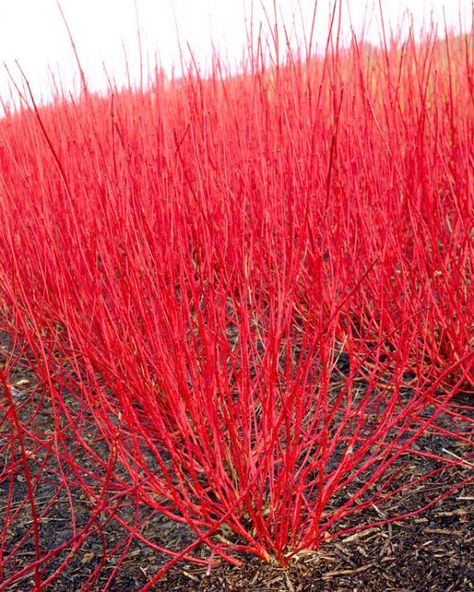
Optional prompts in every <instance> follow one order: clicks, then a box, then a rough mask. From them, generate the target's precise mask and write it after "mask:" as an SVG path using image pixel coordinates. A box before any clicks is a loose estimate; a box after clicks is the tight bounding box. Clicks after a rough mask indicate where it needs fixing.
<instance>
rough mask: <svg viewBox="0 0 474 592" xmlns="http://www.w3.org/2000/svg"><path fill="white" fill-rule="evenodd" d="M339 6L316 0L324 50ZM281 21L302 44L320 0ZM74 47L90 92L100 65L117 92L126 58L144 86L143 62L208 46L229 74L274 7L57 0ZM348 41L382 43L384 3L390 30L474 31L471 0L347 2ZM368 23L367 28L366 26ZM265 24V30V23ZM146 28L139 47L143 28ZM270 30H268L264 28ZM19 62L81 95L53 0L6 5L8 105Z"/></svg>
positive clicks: (97, 86)
mask: <svg viewBox="0 0 474 592" xmlns="http://www.w3.org/2000/svg"><path fill="white" fill-rule="evenodd" d="M333 1H334V0H324V1H322V0H319V2H318V5H317V13H316V14H317V17H316V33H315V39H316V42H317V43H318V44H319V45H320V46H321V44H322V43H324V41H325V38H326V35H327V31H328V21H329V15H330V12H331V10H330V8H331V6H330V5H331V4H332V2H333ZM275 2H276V6H277V14H278V19H279V20H280V22H285V24H286V26H287V27H288V28H289V29H290V30H292V31H293V33H292V34H293V41H294V39H295V38H298V39H299V40H300V42H301V40H303V39H304V36H303V30H304V29H306V31H308V30H309V27H310V23H311V20H312V14H313V10H314V5H315V0H275ZM60 4H61V7H62V9H63V11H64V14H65V17H66V19H67V22H68V24H69V26H70V29H71V33H72V36H73V38H74V41H75V43H76V45H77V50H78V53H79V56H80V61H81V64H82V66H83V69H84V71H85V73H86V76H87V80H88V84H89V87H90V88H91V89H92V90H94V91H101V90H104V89H106V88H107V84H106V77H105V75H104V66H105V68H106V70H107V72H108V73H109V75H111V76H113V77H114V78H115V79H116V81H117V82H118V84H119V85H121V84H125V83H126V80H127V77H126V67H125V57H124V56H125V54H126V56H127V61H128V66H129V73H130V77H131V79H132V84H138V83H139V80H140V51H139V48H140V46H141V49H142V52H141V53H142V57H143V60H142V63H143V68H142V75H143V77H144V79H146V73H147V64H148V65H149V64H150V63H151V64H153V63H154V62H155V61H158V62H159V64H160V66H161V67H162V68H163V69H164V70H165V72H167V73H170V72H171V71H172V70H173V67H174V68H175V73H176V74H179V73H180V50H179V43H178V39H179V42H180V44H181V48H182V50H183V52H184V57H185V59H188V58H189V49H188V47H190V48H191V49H192V52H193V55H194V56H195V58H196V59H197V61H198V62H199V64H200V65H201V66H202V68H203V69H204V70H205V68H206V66H207V65H208V64H209V61H210V56H211V55H212V45H213V44H214V46H215V47H216V48H217V50H218V52H219V54H220V55H223V56H226V60H227V62H228V63H229V64H231V65H233V67H237V64H238V63H239V61H240V59H241V56H242V51H243V47H244V46H245V44H246V39H247V31H248V28H249V22H250V15H251V14H253V22H254V31H258V23H259V22H263V23H265V14H264V8H265V9H267V10H268V14H269V18H270V20H271V21H272V22H273V21H274V17H273V0H253V2H252V0H61V1H60ZM341 4H342V17H341V21H342V27H343V36H344V38H346V39H347V38H349V37H350V30H351V23H352V27H353V29H354V30H355V31H356V32H360V31H361V29H362V27H363V26H365V31H366V34H365V36H366V38H367V39H369V40H370V41H371V42H373V43H378V42H380V32H381V27H380V6H381V8H382V12H383V14H384V22H385V24H386V28H387V29H389V28H390V26H392V27H396V26H398V25H401V29H402V32H403V33H404V34H406V31H407V29H408V25H409V23H410V22H411V21H412V22H413V25H414V29H415V31H417V32H419V31H420V30H421V28H422V26H425V28H426V27H427V26H428V25H429V23H430V22H432V23H434V24H435V26H437V28H438V32H439V33H440V34H443V33H444V30H445V24H446V25H447V26H448V28H450V29H454V30H460V29H461V30H462V31H463V32H468V31H470V30H471V26H472V2H471V0H411V1H410V0H380V2H379V0H368V1H367V2H366V0H341ZM364 23H365V25H364ZM264 27H265V25H264ZM138 30H140V42H139V38H138V34H137V31H138ZM267 30H268V28H267ZM16 61H17V62H18V63H19V64H20V65H21V68H22V70H23V71H24V73H25V75H26V76H27V78H28V81H29V82H30V84H31V87H32V89H33V91H34V93H35V95H36V96H37V97H40V96H43V97H44V98H47V97H48V96H49V95H50V93H51V72H54V73H55V74H57V73H59V74H60V78H61V82H62V84H63V86H64V88H65V89H66V91H67V92H68V91H70V90H74V89H76V90H77V89H78V87H79V82H78V81H79V76H78V70H77V66H76V65H75V62H74V54H73V51H72V47H71V42H70V40H69V37H68V33H67V30H66V27H65V24H64V21H63V20H62V17H61V14H60V11H59V9H58V3H57V1H56V0H0V98H2V99H3V100H5V99H8V97H9V95H10V90H9V89H10V88H11V80H10V78H9V75H8V73H7V71H6V69H5V67H4V65H3V64H5V65H6V66H7V67H8V69H9V71H10V72H11V74H12V76H13V77H14V79H15V80H16V81H17V82H19V83H20V84H21V79H22V78H21V75H20V74H19V70H18V67H17V65H16Z"/></svg>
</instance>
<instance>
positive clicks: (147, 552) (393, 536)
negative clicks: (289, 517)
mask: <svg viewBox="0 0 474 592" xmlns="http://www.w3.org/2000/svg"><path fill="white" fill-rule="evenodd" d="M6 344H7V341H6V339H5V338H3V348H4V351H6V349H7V345H6ZM0 345H1V344H0ZM4 359H6V354H5V355H4ZM0 363H1V359H0ZM10 381H11V383H12V385H14V396H15V400H16V402H17V405H18V406H19V411H18V416H19V417H20V418H21V420H22V422H27V421H31V430H30V431H31V434H33V432H35V430H36V432H35V433H37V432H38V429H39V428H41V434H42V439H41V442H42V444H38V442H37V441H35V439H34V438H33V436H31V437H30V436H29V435H28V433H26V432H25V446H26V447H27V448H28V447H29V448H30V449H31V450H33V451H34V454H32V458H31V462H30V463H29V469H30V470H31V473H32V474H33V475H37V476H38V477H39V479H38V484H37V485H36V487H35V492H34V496H35V508H36V512H37V514H39V515H40V520H39V525H40V527H39V530H40V532H39V536H40V540H41V548H42V552H43V554H45V553H46V552H48V551H49V550H52V549H55V548H57V547H58V546H60V545H61V544H63V543H67V542H68V541H69V540H70V539H71V537H72V536H73V535H74V532H80V531H81V530H82V529H83V528H84V527H85V526H86V525H87V523H88V521H89V520H90V519H91V517H92V516H94V515H95V516H96V521H98V524H99V525H100V528H98V529H97V528H95V527H94V526H92V527H91V529H90V530H89V531H88V533H87V536H85V537H84V539H83V540H81V541H79V542H78V543H77V544H76V545H75V546H74V545H66V547H65V549H64V551H62V552H61V553H59V554H58V555H57V556H56V557H54V558H52V559H51V560H50V561H49V562H45V563H44V565H43V566H42V570H43V574H42V577H43V578H45V577H46V575H51V574H53V572H54V571H55V570H56V569H57V568H58V567H59V566H60V565H61V562H62V561H64V560H66V561H67V564H65V567H64V569H63V570H62V571H61V573H59V574H58V575H57V577H56V578H55V579H54V580H53V581H52V582H51V583H50V584H49V585H48V586H47V587H46V588H44V590H46V591H47V592H61V591H68V592H75V591H82V590H90V591H92V592H101V591H103V590H111V591H112V592H134V591H138V590H140V589H141V587H142V586H144V585H145V584H146V583H147V581H149V579H150V578H151V577H153V575H154V574H156V573H157V570H158V569H159V568H160V567H161V566H162V565H163V564H164V563H166V561H167V560H169V557H167V556H166V555H164V554H162V553H159V552H158V551H157V550H155V549H152V548H150V546H148V545H147V544H145V543H143V542H140V541H139V540H137V539H136V538H133V537H131V536H130V535H129V533H128V532H127V530H126V529H125V528H124V527H123V526H121V525H120V524H119V523H118V522H117V520H115V519H114V518H113V517H111V515H110V513H109V512H107V509H106V508H105V507H104V508H102V509H101V510H100V511H98V510H97V508H96V507H94V505H93V504H91V502H90V501H89V500H88V499H87V496H85V495H84V492H83V489H82V488H81V487H79V486H77V487H76V486H74V476H73V475H70V479H69V483H70V487H69V488H68V489H66V488H65V487H64V485H63V481H62V479H61V477H60V473H61V470H64V467H61V466H60V465H59V464H58V461H57V459H56V456H55V455H54V454H50V453H48V446H47V443H48V442H49V443H52V442H53V441H54V437H53V433H52V430H51V410H50V408H49V407H48V404H47V402H43V403H42V404H41V405H39V404H38V402H39V400H40V397H41V392H40V390H39V389H38V388H37V387H36V386H35V381H34V377H33V374H32V373H31V372H30V371H29V370H27V369H26V367H25V369H21V364H17V365H16V366H15V367H14V370H13V371H12V373H11V376H10ZM15 385H18V386H15ZM3 395H4V394H3V390H2V388H1V387H0V397H3ZM5 408H6V407H3V409H5ZM36 408H38V413H36V414H35V413H34V411H33V410H34V409H36ZM73 408H74V404H73V403H72V405H71V409H73ZM1 413H2V407H1V406H0V535H1V533H2V531H3V532H4V542H5V549H4V553H3V561H4V565H3V573H2V572H1V569H2V556H1V555H0V592H27V591H30V590H33V589H34V578H33V575H32V572H29V573H27V574H25V575H24V576H23V577H21V578H20V579H17V580H16V581H14V582H11V583H10V584H9V585H8V586H6V585H5V584H2V582H6V581H7V580H8V578H9V577H10V576H12V575H13V574H18V573H20V572H21V570H22V569H23V568H24V567H25V566H27V565H29V564H30V563H31V562H32V561H34V558H35V545H34V540H33V534H34V533H33V531H32V514H31V507H30V505H29V504H28V503H27V501H25V500H27V498H28V495H27V487H26V480H25V473H24V467H22V466H19V467H18V469H17V470H15V472H14V473H13V472H12V471H8V465H9V462H10V457H9V454H10V452H11V449H10V447H9V445H8V443H7V440H8V438H9V433H10V431H9V428H8V427H5V426H7V424H8V422H3V424H2V423H1V420H2V417H1ZM76 419H77V421H79V420H80V421H81V422H82V428H81V429H84V430H86V431H87V429H90V430H93V427H92V426H88V425H87V418H86V417H84V416H83V415H80V416H79V415H78V416H77V418H76ZM2 426H3V427H2ZM33 428H35V429H33ZM2 439H3V440H2ZM45 443H46V444H45ZM420 445H422V446H426V447H427V450H428V449H429V447H430V446H436V448H437V449H440V450H441V449H443V448H445V449H449V450H450V451H452V452H453V453H456V450H455V449H456V446H459V447H461V446H462V445H461V444H460V443H454V442H453V441H452V440H450V439H447V438H446V439H443V437H441V436H437V437H436V442H434V441H433V440H432V439H431V440H429V439H427V440H426V442H424V443H422V444H420ZM464 446H465V445H464ZM96 447H97V450H99V451H100V450H101V451H102V452H101V454H103V455H104V458H105V457H107V455H108V454H109V451H108V448H107V446H106V444H105V443H103V442H100V440H99V441H98V442H97V443H96ZM458 452H459V453H460V454H461V452H462V451H461V450H459V451H458ZM465 452H466V451H465V450H464V454H465ZM78 454H81V453H80V452H78ZM89 462H90V460H89V459H83V466H84V467H87V466H88V463H89ZM426 470H427V467H426V461H424V460H423V461H421V460H416V459H415V460H414V461H413V462H412V463H411V464H410V467H409V473H410V474H409V475H406V478H407V479H408V478H409V479H414V478H416V477H417V475H421V474H422V473H424V472H426ZM470 476H471V477H472V465H470V464H468V463H466V467H465V468H464V467H457V468H455V469H450V470H449V471H448V470H446V471H443V472H440V473H438V474H437V475H436V476H435V477H433V478H431V479H430V480H428V481H425V482H423V483H422V484H420V485H419V486H418V487H417V488H415V489H410V490H409V491H408V492H406V493H404V494H403V495H400V496H398V497H396V498H393V500H392V501H391V502H390V503H389V507H386V506H384V507H383V508H374V511H373V513H371V515H368V514H366V515H364V516H363V517H361V516H360V515H359V516H357V515H355V516H354V517H352V518H351V519H350V521H348V522H347V523H346V524H344V527H346V528H348V529H350V528H351V527H355V526H357V524H358V523H360V521H361V519H363V522H370V521H372V522H374V521H377V520H384V519H385V518H387V517H389V516H393V515H398V514H405V513H408V512H410V511H412V510H416V509H417V508H419V507H421V506H423V505H426V504H428V503H429V502H430V500H432V499H433V498H435V497H437V496H438V495H440V493H442V492H443V491H447V490H449V489H450V488H451V487H452V486H453V485H454V484H456V483H459V482H461V481H463V480H466V479H468V478H469V477H470ZM113 499H116V507H115V510H116V512H117V514H116V515H118V516H120V517H121V518H122V519H123V520H124V522H126V523H128V524H133V523H135V524H141V525H142V526H141V530H140V532H141V534H143V536H145V537H147V538H148V539H149V540H151V541H154V542H155V543H156V544H157V545H160V546H163V547H166V548H170V549H175V550H177V551H178V550H181V549H183V548H184V547H186V545H189V544H190V543H192V542H193V540H194V539H193V533H192V532H190V530H189V529H188V528H187V527H186V526H183V525H179V524H176V523H174V522H171V521H169V520H168V519H166V518H165V517H163V516H160V515H157V514H155V513H153V512H152V511H151V510H150V509H147V508H146V507H143V506H142V505H139V504H137V503H136V502H134V501H130V500H128V502H127V501H126V499H124V498H120V496H115V498H113ZM7 509H8V510H9V512H10V515H7V514H6V510H7ZM15 509H18V513H17V514H16V515H15V516H13V517H12V515H11V512H12V511H14V510H15ZM94 513H95V514H94ZM22 537H24V540H23V541H22ZM20 541H22V544H21V545H20V546H19V547H18V549H16V550H15V552H14V554H13V556H12V557H11V558H10V559H8V560H7V559H6V557H7V556H8V555H9V553H11V551H12V550H13V549H14V548H15V545H17V544H18V543H19V542H20ZM0 542H1V539H0ZM71 551H72V553H71ZM197 555H198V556H200V557H202V558H207V557H208V556H209V550H208V549H207V548H206V547H202V548H200V549H198V551H197ZM240 559H241V560H242V561H243V565H242V566H241V567H234V566H232V565H230V564H227V563H221V564H218V565H213V566H212V567H210V566H209V567H206V566H200V565H196V564H188V563H184V562H181V563H178V564H177V565H176V566H174V567H173V568H171V569H170V570H169V571H168V572H167V573H166V574H165V575H164V576H163V577H162V578H161V579H160V580H159V582H158V583H157V584H156V585H155V587H154V588H153V590H156V591H163V592H165V591H170V592H171V591H183V592H184V591H203V592H220V591H223V592H226V591H228V592H234V591H236V592H237V591H242V592H244V591H245V592H260V591H262V592H263V591H274V592H277V591H282V592H283V591H285V592H310V591H315V592H316V591H317V592H333V591H334V592H335V591H352V592H356V591H359V592H362V591H363V592H371V591H372V592H378V591H381V592H382V591H383V592H389V591H393V592H395V591H397V592H423V591H426V592H428V591H433V592H465V591H469V590H474V561H473V559H474V485H473V484H472V482H471V484H470V485H467V486H465V487H464V488H461V489H458V490H457V491H456V492H455V493H453V494H452V495H450V496H449V497H446V498H445V499H444V500H443V501H441V502H439V503H438V504H436V505H434V506H432V507H431V508H429V509H428V510H426V511H425V512H424V513H423V514H421V515H418V516H416V517H413V518H410V519H406V520H404V521H400V522H395V523H392V524H388V525H383V526H379V527H373V528H371V529H369V530H365V531H360V532H356V533H352V534H348V535H346V536H342V537H340V538H337V539H335V540H333V541H330V542H327V543H325V544H324V545H322V546H321V548H320V549H319V551H317V552H311V553H307V554H304V555H301V556H299V557H297V558H295V559H294V560H293V561H292V563H291V564H290V566H289V567H288V568H287V569H282V568H280V567H275V566H271V565H269V564H266V563H263V562H262V561H260V560H259V559H258V558H254V557H241V558H240Z"/></svg>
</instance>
